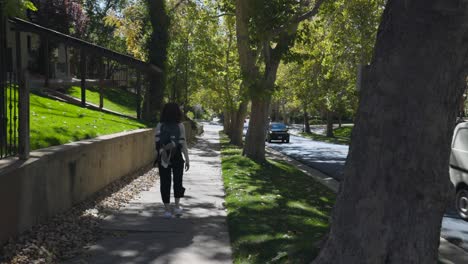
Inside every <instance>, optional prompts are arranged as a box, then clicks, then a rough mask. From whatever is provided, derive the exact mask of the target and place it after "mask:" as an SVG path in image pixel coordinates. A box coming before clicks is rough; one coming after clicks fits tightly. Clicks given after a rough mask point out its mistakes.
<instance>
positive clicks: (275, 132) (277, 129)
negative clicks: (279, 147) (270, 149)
mask: <svg viewBox="0 0 468 264" xmlns="http://www.w3.org/2000/svg"><path fill="white" fill-rule="evenodd" d="M266 140H267V141H268V142H271V141H272V140H281V142H286V143H289V131H288V127H287V126H286V125H285V124H283V123H270V126H269V127H268V131H267V135H266Z"/></svg>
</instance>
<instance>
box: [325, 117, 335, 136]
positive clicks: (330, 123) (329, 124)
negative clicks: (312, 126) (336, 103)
mask: <svg viewBox="0 0 468 264" xmlns="http://www.w3.org/2000/svg"><path fill="white" fill-rule="evenodd" d="M334 136H335V135H334V134H333V113H332V112H331V111H329V110H327V137H334Z"/></svg>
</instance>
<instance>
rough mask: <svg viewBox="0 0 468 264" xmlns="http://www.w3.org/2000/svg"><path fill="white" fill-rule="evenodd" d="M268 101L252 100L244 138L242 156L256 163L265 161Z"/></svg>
mask: <svg viewBox="0 0 468 264" xmlns="http://www.w3.org/2000/svg"><path fill="white" fill-rule="evenodd" d="M269 104H270V101H269V99H260V98H254V99H252V111H251V114H250V122H249V130H248V132H247V136H246V137H245V141H246V144H245V146H244V155H246V156H247V157H249V158H251V159H253V160H255V161H258V162H263V161H265V135H266V129H267V125H268V110H269V108H270V105H269Z"/></svg>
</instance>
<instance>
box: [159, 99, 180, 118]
mask: <svg viewBox="0 0 468 264" xmlns="http://www.w3.org/2000/svg"><path fill="white" fill-rule="evenodd" d="M181 121H182V111H180V107H179V105H178V104H176V103H167V104H165V105H164V108H163V110H162V112H161V119H160V122H161V123H180V122H181Z"/></svg>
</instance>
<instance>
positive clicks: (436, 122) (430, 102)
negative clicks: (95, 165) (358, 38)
mask: <svg viewBox="0 0 468 264" xmlns="http://www.w3.org/2000/svg"><path fill="white" fill-rule="evenodd" d="M467 5H468V4H467V3H466V2H464V1H454V0H453V1H448V0H424V1H423V0H416V1H388V4H387V7H386V9H385V13H384V16H383V21H382V24H381V25H380V31H379V34H378V39H377V45H376V48H375V55H374V60H373V63H372V64H371V66H370V67H369V69H368V70H366V72H365V73H364V79H363V81H364V82H363V90H362V92H361V98H360V99H361V100H360V107H359V111H358V116H357V120H356V127H355V128H354V130H353V136H352V143H351V147H350V152H349V156H348V160H347V163H346V169H345V173H344V181H343V183H342V186H341V191H340V193H339V194H338V197H337V203H336V206H335V209H334V212H333V218H332V225H331V230H330V234H329V237H328V240H327V242H326V244H325V245H324V248H323V249H322V251H321V253H320V255H319V256H318V258H317V259H316V260H315V261H314V263H316V264H319V263H320V264H321V263H334V264H340V263H346V264H353V263H436V262H437V256H438V254H437V249H438V245H439V235H440V227H441V219H442V216H443V214H444V210H445V207H446V204H447V199H448V197H449V195H450V193H451V191H450V186H451V184H450V182H449V175H448V166H449V156H450V145H451V144H450V143H451V138H452V133H453V128H454V124H455V117H456V113H457V108H458V102H459V100H460V98H461V95H462V92H463V87H464V82H465V80H464V77H465V76H466V75H465V74H466V64H465V60H466V58H467V57H466V54H467V51H468V46H467V45H466V36H467V33H468V27H466V21H468V6H467Z"/></svg>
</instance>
